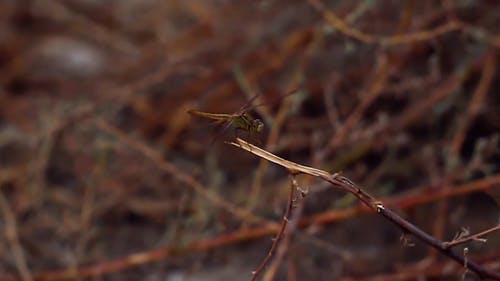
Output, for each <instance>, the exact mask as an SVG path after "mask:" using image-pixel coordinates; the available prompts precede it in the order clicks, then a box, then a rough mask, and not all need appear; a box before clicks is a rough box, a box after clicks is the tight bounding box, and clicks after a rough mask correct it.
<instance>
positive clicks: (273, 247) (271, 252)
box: [250, 175, 296, 281]
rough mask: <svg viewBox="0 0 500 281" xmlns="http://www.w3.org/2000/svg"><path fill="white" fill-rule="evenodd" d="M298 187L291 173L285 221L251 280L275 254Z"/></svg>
mask: <svg viewBox="0 0 500 281" xmlns="http://www.w3.org/2000/svg"><path fill="white" fill-rule="evenodd" d="M295 188H296V181H295V176H294V175H291V178H290V193H289V195H288V205H287V207H286V210H285V214H284V215H283V221H282V222H281V226H280V230H279V231H278V233H277V234H276V236H275V237H274V239H273V244H272V245H271V249H269V252H268V253H267V256H266V257H265V258H264V260H263V261H262V262H261V264H260V265H259V266H258V267H257V269H256V270H255V271H254V272H252V278H251V279H250V281H255V280H256V279H257V277H259V274H260V273H261V272H262V270H264V267H265V266H266V265H267V264H268V263H269V261H270V260H271V258H272V257H273V255H274V252H275V251H276V249H277V248H278V244H279V242H280V240H281V238H282V237H283V234H284V232H285V229H286V226H287V224H288V221H289V220H290V215H291V213H292V208H293V198H294V192H295Z"/></svg>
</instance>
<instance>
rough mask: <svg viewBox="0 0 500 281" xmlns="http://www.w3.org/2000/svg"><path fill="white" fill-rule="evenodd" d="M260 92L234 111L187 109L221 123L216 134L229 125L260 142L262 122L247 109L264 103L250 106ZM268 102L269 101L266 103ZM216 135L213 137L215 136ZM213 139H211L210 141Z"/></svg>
mask: <svg viewBox="0 0 500 281" xmlns="http://www.w3.org/2000/svg"><path fill="white" fill-rule="evenodd" d="M297 90H298V87H297V88H294V89H293V90H292V91H290V92H288V93H287V94H284V95H282V96H280V97H279V98H278V100H281V99H282V98H284V97H286V96H289V95H291V94H294V93H296V92H297ZM259 96H260V94H257V95H255V96H253V97H252V98H251V99H250V100H248V102H247V103H246V104H245V105H243V106H242V107H241V108H240V109H239V110H238V111H237V112H236V113H210V112H204V111H198V110H193V109H191V110H188V113H189V114H191V115H193V116H197V117H201V118H205V119H210V120H213V121H214V122H215V124H216V125H222V126H223V127H222V129H221V130H220V132H219V133H218V134H217V135H220V134H222V133H223V132H224V131H226V130H227V129H228V128H230V127H231V126H232V127H233V128H235V129H236V132H238V131H243V132H246V133H247V134H248V136H250V137H252V138H255V139H256V140H258V142H259V143H260V142H261V140H260V137H259V136H260V134H261V133H262V132H263V131H264V122H262V120H260V119H258V118H253V117H252V116H251V115H250V114H249V113H248V111H249V110H250V109H252V108H255V107H258V106H263V105H266V104H258V105H254V106H252V104H253V102H254V100H255V99H256V98H257V97H259ZM268 104H269V103H268ZM217 135H216V136H215V137H217ZM214 141H215V138H214V140H213V141H212V143H213V142H214Z"/></svg>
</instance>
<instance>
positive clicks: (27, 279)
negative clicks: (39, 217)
mask: <svg viewBox="0 0 500 281" xmlns="http://www.w3.org/2000/svg"><path fill="white" fill-rule="evenodd" d="M0 210H1V211H2V213H3V218H4V221H5V236H6V238H7V240H8V241H9V243H10V248H11V251H12V255H13V256H14V263H15V265H16V268H17V271H18V272H19V275H20V276H21V279H22V280H23V281H32V280H33V277H32V274H31V272H30V270H29V268H28V265H27V262H26V258H25V256H24V251H23V248H22V247H21V244H20V243H19V236H18V234H17V226H16V217H15V216H14V214H13V213H12V211H11V209H10V207H9V203H8V201H7V198H5V196H4V195H3V193H2V192H1V190H0Z"/></svg>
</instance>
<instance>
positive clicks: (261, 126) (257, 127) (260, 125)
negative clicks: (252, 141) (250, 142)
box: [253, 119, 264, 132]
mask: <svg viewBox="0 0 500 281" xmlns="http://www.w3.org/2000/svg"><path fill="white" fill-rule="evenodd" d="M253 125H254V127H255V130H256V131H257V132H262V130H264V123H262V121H260V120H259V119H255V120H253Z"/></svg>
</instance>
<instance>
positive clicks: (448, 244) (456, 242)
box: [443, 224, 500, 248]
mask: <svg viewBox="0 0 500 281" xmlns="http://www.w3.org/2000/svg"><path fill="white" fill-rule="evenodd" d="M499 230H500V224H499V225H497V226H495V227H492V228H490V229H486V230H484V231H481V232H479V233H476V234H471V235H467V236H465V237H462V238H458V239H454V240H453V241H450V242H444V243H443V244H444V247H445V248H451V247H455V246H457V245H460V244H464V243H467V242H469V241H481V242H486V239H484V238H481V237H483V236H486V235H488V234H490V233H493V232H495V231H499Z"/></svg>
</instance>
